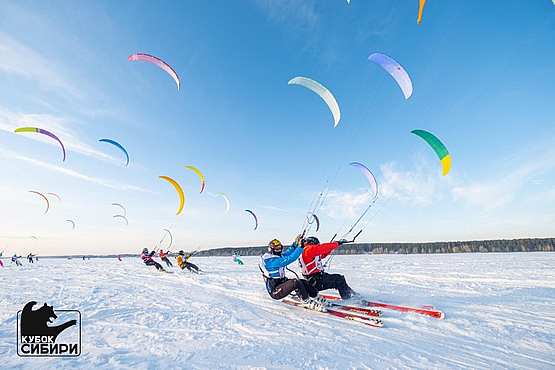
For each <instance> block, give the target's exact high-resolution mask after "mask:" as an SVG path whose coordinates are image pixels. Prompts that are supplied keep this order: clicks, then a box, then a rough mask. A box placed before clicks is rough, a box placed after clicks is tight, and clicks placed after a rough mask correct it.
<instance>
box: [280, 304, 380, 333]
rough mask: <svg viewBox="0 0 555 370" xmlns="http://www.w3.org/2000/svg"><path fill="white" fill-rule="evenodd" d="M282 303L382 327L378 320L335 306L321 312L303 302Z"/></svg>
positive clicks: (374, 326)
mask: <svg viewBox="0 0 555 370" xmlns="http://www.w3.org/2000/svg"><path fill="white" fill-rule="evenodd" d="M282 302H283V303H286V304H288V305H291V306H295V307H300V308H304V309H307V310H311V311H315V312H319V313H321V314H325V315H331V316H335V317H339V318H342V319H346V320H351V321H355V322H359V323H361V324H364V325H367V326H371V327H373V328H381V327H382V326H383V321H382V320H380V319H376V318H374V317H369V316H367V315H365V314H363V313H352V312H349V311H347V310H342V309H340V308H336V306H328V307H323V308H322V310H319V309H316V308H313V307H311V306H309V305H307V304H305V303H303V302H300V301H297V300H294V299H290V298H285V299H283V300H282Z"/></svg>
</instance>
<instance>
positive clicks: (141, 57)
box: [127, 53, 180, 90]
mask: <svg viewBox="0 0 555 370" xmlns="http://www.w3.org/2000/svg"><path fill="white" fill-rule="evenodd" d="M127 60H129V61H130V62H136V61H143V62H149V63H152V64H154V65H156V66H158V67H159V68H161V69H163V70H164V71H165V72H166V73H167V74H169V75H170V76H171V77H172V78H173V80H174V81H175V83H176V84H177V90H179V84H180V81H179V76H178V75H177V72H176V71H175V70H174V69H173V68H172V67H171V66H170V65H169V64H168V63H166V62H164V61H163V60H162V59H160V58H158V57H155V56H154V55H150V54H145V53H137V54H132V55H130V56H129V58H127Z"/></svg>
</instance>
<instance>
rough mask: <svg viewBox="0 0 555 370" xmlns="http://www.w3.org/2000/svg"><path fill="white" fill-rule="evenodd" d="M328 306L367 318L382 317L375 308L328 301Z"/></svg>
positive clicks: (380, 312)
mask: <svg viewBox="0 0 555 370" xmlns="http://www.w3.org/2000/svg"><path fill="white" fill-rule="evenodd" d="M328 302H329V303H328V304H329V305H331V306H333V307H338V308H340V309H342V310H344V311H350V312H354V313H360V314H362V315H367V316H372V317H380V316H382V311H380V310H377V309H375V308H369V307H360V306H357V305H354V304H347V303H343V302H337V301H334V300H329V301H328Z"/></svg>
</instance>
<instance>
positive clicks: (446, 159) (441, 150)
mask: <svg viewBox="0 0 555 370" xmlns="http://www.w3.org/2000/svg"><path fill="white" fill-rule="evenodd" d="M411 133H413V134H415V135H416V136H419V137H420V138H422V139H423V140H424V141H425V142H426V143H428V145H430V146H431V147H432V149H433V150H434V152H436V154H437V156H438V158H439V160H440V161H441V166H442V168H443V176H445V175H447V174H448V173H449V171H450V170H451V154H449V151H448V150H447V148H446V147H445V145H443V143H442V142H441V141H440V140H439V139H438V138H437V136H435V135H434V134H432V133H431V132H428V131H425V130H412V131H411Z"/></svg>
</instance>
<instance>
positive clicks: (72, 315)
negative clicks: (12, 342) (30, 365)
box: [17, 301, 81, 357]
mask: <svg viewBox="0 0 555 370" xmlns="http://www.w3.org/2000/svg"><path fill="white" fill-rule="evenodd" d="M36 304H37V302H35V301H31V302H29V303H27V304H26V305H25V306H24V307H23V310H21V311H19V312H18V313H17V321H18V333H17V354H18V355H19V356H25V357H68V356H69V357H75V356H79V355H80V354H81V313H80V312H79V311H77V310H54V307H52V306H49V305H48V304H46V302H45V303H44V305H43V306H41V307H40V308H38V309H36V310H33V306H35V305H36ZM55 322H56V323H57V322H61V324H59V325H53V324H55Z"/></svg>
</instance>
